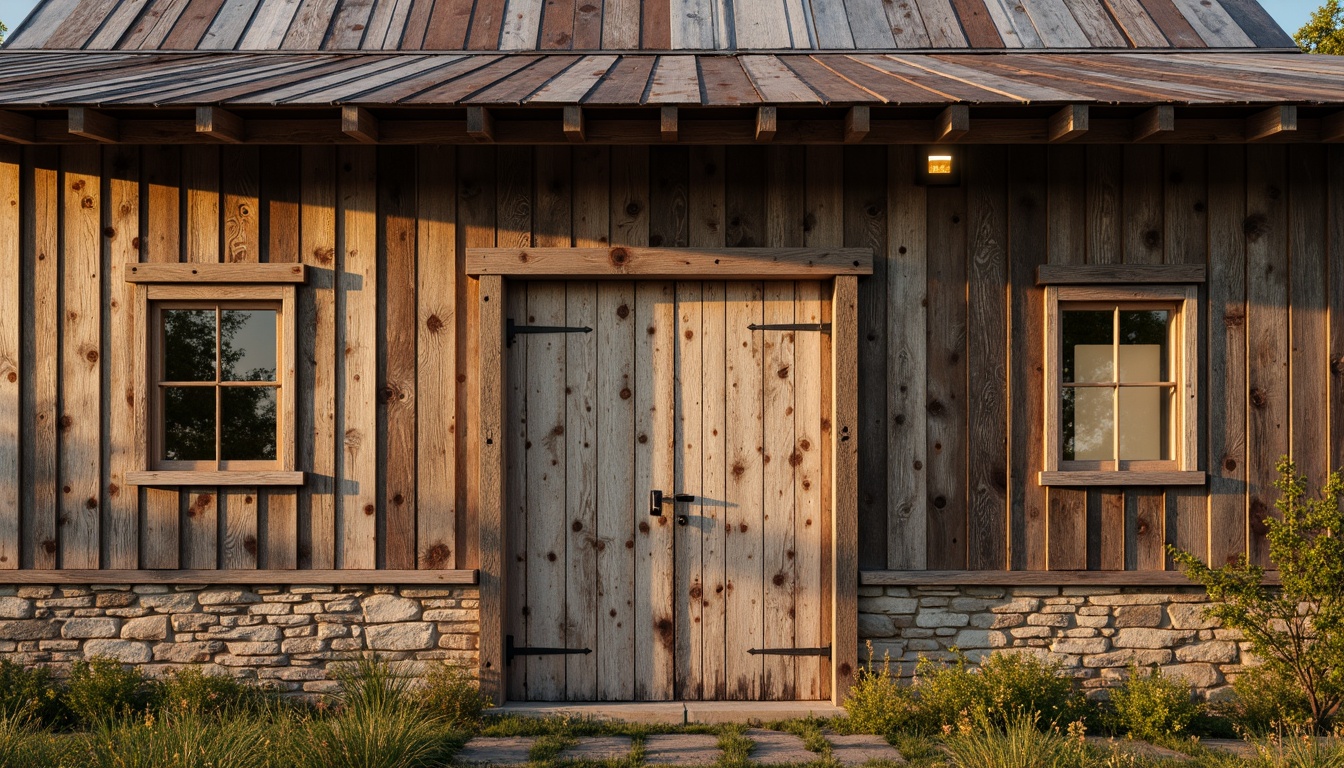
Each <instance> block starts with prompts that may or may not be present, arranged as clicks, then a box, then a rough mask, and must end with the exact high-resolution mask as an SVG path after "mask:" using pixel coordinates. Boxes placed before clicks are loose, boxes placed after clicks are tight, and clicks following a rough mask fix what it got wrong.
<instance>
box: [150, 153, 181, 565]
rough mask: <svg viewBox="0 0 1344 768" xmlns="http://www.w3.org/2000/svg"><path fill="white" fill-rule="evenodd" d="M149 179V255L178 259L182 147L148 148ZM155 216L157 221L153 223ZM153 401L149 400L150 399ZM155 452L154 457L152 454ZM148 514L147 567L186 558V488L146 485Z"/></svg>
mask: <svg viewBox="0 0 1344 768" xmlns="http://www.w3.org/2000/svg"><path fill="white" fill-rule="evenodd" d="M142 153H143V155H142V162H143V170H144V179H145V190H144V197H145V205H146V207H145V215H144V217H143V218H142V219H141V220H140V242H141V245H142V247H143V248H144V256H145V260H146V261H150V262H156V263H172V262H176V261H180V260H181V257H182V241H181V233H180V231H179V229H180V227H179V222H180V220H181V215H182V202H181V181H182V175H181V166H182V159H181V158H182V150H181V148H180V147H168V146H160V147H152V148H145V149H143V150H142ZM151 221H152V222H154V226H153V227H151V226H150V225H149V223H150V222H151ZM146 406H148V404H146ZM151 458H154V457H151ZM140 492H141V494H143V498H144V504H143V507H142V509H143V510H144V512H143V514H144V520H143V523H142V526H141V537H140V564H141V566H142V567H144V568H177V567H179V565H180V564H181V563H182V559H181V551H180V550H181V546H180V533H181V510H180V503H181V502H180V497H181V496H182V494H180V493H179V492H178V491H177V490H175V489H172V490H170V489H164V488H143V489H141V491H140Z"/></svg>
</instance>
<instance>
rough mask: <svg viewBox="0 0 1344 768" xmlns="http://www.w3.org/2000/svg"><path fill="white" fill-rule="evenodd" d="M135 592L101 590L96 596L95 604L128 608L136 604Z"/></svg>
mask: <svg viewBox="0 0 1344 768" xmlns="http://www.w3.org/2000/svg"><path fill="white" fill-rule="evenodd" d="M135 600H136V597H135V593H134V592H99V593H98V594H97V595H96V596H95V597H94V605H96V606H97V607H99V608H126V607H128V606H131V605H134V604H135Z"/></svg>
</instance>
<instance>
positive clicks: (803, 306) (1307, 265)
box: [0, 0, 1344, 701]
mask: <svg viewBox="0 0 1344 768" xmlns="http://www.w3.org/2000/svg"><path fill="white" fill-rule="evenodd" d="M958 49H964V50H958ZM1010 49H1011V50H1010ZM1084 49H1087V50H1084ZM1290 49H1291V41H1290V40H1289V39H1288V38H1287V36H1286V35H1284V34H1283V33H1282V31H1281V30H1279V29H1278V28H1277V27H1276V26H1275V25H1274V24H1273V22H1272V21H1270V20H1269V18H1268V16H1267V15H1265V13H1264V12H1263V10H1262V9H1260V8H1259V7H1258V6H1257V5H1256V4H1255V3H1252V2H1242V1H1241V0H1222V1H1221V2H1215V3H1198V2H1186V1H1185V0H1143V1H1142V2H1139V1H1137V0H1135V1H1133V2H1117V1H1113V0H1107V1H1106V2H1100V1H1096V2H1081V1H1080V2H1067V3H1064V2H1050V1H1048V0H1035V1H1033V2H1024V3H1020V4H1008V3H1003V4H1001V3H999V2H997V0H985V1H984V2H981V1H980V0H958V1H957V2H953V3H944V2H936V1H935V0H926V1H924V2H920V3H918V4H916V3H896V4H891V3H888V4H873V6H872V7H871V8H867V7H864V6H863V4H861V3H860V4H848V5H846V4H841V3H838V2H825V1H824V0H821V1H816V0H814V2H811V3H809V2H802V1H801V0H799V1H797V2H785V3H780V4H774V3H765V2H758V1H757V0H737V2H734V3H727V4H719V3H705V4H704V7H703V8H702V7H700V4H698V3H696V2H687V1H684V0H681V1H678V2H671V3H668V2H663V3H661V4H660V3H659V2H657V0H646V2H644V3H643V4H642V5H641V4H639V3H630V2H624V1H623V0H608V2H606V3H605V4H604V3H597V4H591V3H584V4H582V5H579V4H577V3H576V5H575V7H573V8H567V7H563V6H562V5H559V4H548V5H546V6H545V8H544V9H543V8H542V6H541V4H539V3H526V2H515V1H513V0H510V2H504V0H499V1H498V2H495V3H483V2H477V3H475V4H472V3H465V4H462V3H451V2H449V3H445V2H443V1H442V0H440V2H438V3H425V2H419V0H416V1H415V2H394V0H379V2H375V3H357V2H353V0H345V1H344V2H339V3H337V2H319V1H318V0H305V2H302V3H285V2H280V0H260V2H256V1H253V2H245V1H244V0H225V2H222V3H221V2H218V1H216V2H204V1H202V0H192V1H191V2H182V1H181V0H148V1H147V2H131V0H121V2H107V1H105V0H97V1H96V2H95V1H94V0H81V1H80V2H78V3H76V2H72V1H71V0H45V1H44V2H43V3H41V4H40V5H39V6H38V8H37V10H36V11H35V12H34V14H33V15H32V16H31V17H30V19H29V20H27V21H26V22H25V23H24V24H22V25H20V26H19V28H18V29H17V30H16V31H15V33H14V35H12V37H11V39H10V40H9V41H8V42H7V44H6V47H5V48H4V49H3V50H0V83H3V85H0V569H3V570H2V571H0V585H8V586H0V592H3V593H4V595H3V596H0V655H8V656H11V657H13V658H16V659H21V660H23V661H25V662H29V663H53V664H56V665H58V666H59V665H62V664H65V663H68V662H70V661H72V660H75V659H79V658H84V657H86V656H93V655H108V656H112V657H114V658H119V659H121V660H123V661H125V662H127V663H135V664H143V665H147V666H148V667H150V668H153V669H168V668H172V667H174V666H176V665H181V664H186V663H196V664H207V665H210V666H212V667H213V668H217V669H226V670H229V671H230V672H232V673H234V674H239V675H242V676H245V677H250V678H256V679H262V680H267V681H271V682H274V683H276V684H277V685H281V686H283V687H285V688H286V689H287V690H292V691H295V692H303V691H306V692H319V691H323V690H326V689H327V688H328V687H329V686H330V680H329V675H328V668H329V665H330V664H332V663H335V662H338V661H339V660H341V659H343V658H349V657H350V656H351V655H356V654H359V653H363V652H368V651H376V652H378V653H380V654H383V655H385V656H389V657H391V658H396V659H407V660H422V661H423V660H432V659H449V660H453V661H456V662H459V663H463V664H466V665H468V666H471V667H473V668H475V669H477V670H478V671H479V673H480V676H481V680H482V683H483V685H484V686H485V687H486V688H487V689H488V690H489V691H490V692H491V694H492V696H494V697H495V698H496V699H498V700H501V701H502V700H545V701H583V700H606V701H631V700H688V701H689V700H719V699H743V700H766V699H773V700H794V701H824V700H835V701H839V700H840V699H842V698H843V697H844V695H845V692H846V691H847V690H848V686H849V684H850V682H852V679H853V676H854V674H855V672H856V669H857V666H858V664H859V663H860V661H861V652H860V646H861V645H862V644H865V643H870V644H871V645H872V646H873V648H874V649H875V650H876V651H877V652H878V653H879V654H881V653H889V654H891V655H892V657H893V658H894V659H897V660H902V661H910V660H913V659H915V658H916V657H917V656H918V655H920V654H931V655H937V654H947V653H949V652H950V651H951V650H952V649H954V648H956V649H960V650H962V651H965V652H968V653H970V654H972V655H973V656H978V655H981V654H984V653H988V652H990V651H991V650H994V649H1000V648H1002V649H1019V650H1021V651H1022V652H1030V653H1039V654H1043V655H1046V656H1048V657H1050V658H1053V659H1057V660H1059V661H1061V662H1062V663H1064V664H1065V665H1066V666H1068V667H1069V668H1070V669H1071V670H1072V671H1074V672H1075V673H1076V674H1077V675H1078V676H1079V677H1081V678H1083V680H1084V682H1085V685H1088V686H1091V687H1102V686H1104V685H1106V684H1107V683H1108V682H1109V681H1111V680H1112V679H1114V677H1115V675H1117V674H1118V673H1119V671H1121V670H1123V668H1124V667H1125V666H1126V665H1127V664H1129V663H1131V662H1137V663H1140V664H1159V665H1163V666H1165V667H1168V668H1169V669H1171V670H1172V671H1174V672H1177V673H1179V674H1182V675H1184V676H1186V677H1187V678H1189V679H1190V680H1192V681H1193V682H1194V683H1195V684H1196V685H1198V686H1199V687H1200V688H1202V689H1204V690H1206V691H1210V692H1212V691H1216V689H1218V688H1219V687H1221V686H1223V685H1224V684H1226V682H1227V681H1228V679H1229V677H1231V676H1235V675H1236V674H1237V672H1238V670H1239V666H1240V663H1241V661H1242V656H1241V648H1240V647H1239V645H1238V644H1237V642H1236V638H1234V637H1231V636H1229V635H1227V634H1226V633H1224V631H1223V630H1221V629H1219V628H1218V627H1216V626H1213V625H1211V624H1209V623H1208V622H1206V621H1205V620H1204V619H1203V617H1202V613H1201V611H1200V606H1201V604H1202V601H1203V600H1204V596H1203V595H1202V594H1201V593H1199V592H1197V591H1193V590H1191V589H1190V588H1189V587H1188V586H1186V583H1185V581H1184V579H1183V577H1181V575H1180V574H1179V573H1176V572H1174V571H1173V570H1172V565H1171V561H1170V558H1169V557H1168V555H1167V552H1166V549H1165V548H1166V545H1168V544H1174V545H1176V546H1179V547H1182V548H1184V549H1187V550H1190V551H1193V552H1195V553H1197V554H1199V555H1200V556H1201V557H1205V558H1207V559H1208V560H1209V561H1210V562H1219V563H1221V562H1226V561H1228V560H1229V559H1231V558H1234V557H1237V556H1239V555H1245V556H1247V557H1249V558H1251V559H1252V560H1254V561H1257V562H1264V561H1265V558H1266V552H1267V547H1266V544H1265V540H1264V527H1263V524H1262V521H1263V519H1264V518H1265V517H1266V516H1267V515H1270V514H1273V501H1274V491H1273V488H1272V482H1273V480H1274V477H1275V463H1276V461H1277V460H1278V458H1279V457H1280V456H1282V455H1285V454H1288V455H1292V456H1293V457H1294V458H1295V459H1296V460H1297V462H1298V464H1299V466H1300V468H1301V469H1302V470H1303V471H1305V472H1306V473H1307V474H1308V475H1309V476H1310V477H1311V478H1312V479H1313V480H1319V479H1321V478H1322V477H1323V476H1324V475H1325V473H1326V472H1327V470H1328V469H1329V468H1331V467H1339V466H1341V465H1344V438H1342V437H1341V435H1344V362H1342V361H1344V269H1341V268H1340V264H1341V263H1344V186H1342V185H1344V150H1341V149H1340V148H1338V147H1335V146H1331V145H1330V144H1331V142H1335V141H1340V140H1344V111H1342V110H1344V64H1341V63H1340V62H1338V61H1334V60H1330V59H1328V58H1316V57H1308V56H1304V55H1299V54H1296V53H1295V52H1289V50H1290ZM864 653H865V654H866V652H864Z"/></svg>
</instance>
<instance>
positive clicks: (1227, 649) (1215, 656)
mask: <svg viewBox="0 0 1344 768" xmlns="http://www.w3.org/2000/svg"><path fill="white" fill-rule="evenodd" d="M1240 655H1241V654H1240V652H1239V651H1238V649H1237V644H1236V643H1230V642H1227V641H1226V640H1210V641H1208V642H1203V643H1192V644H1190V645H1186V646H1182V647H1180V648H1177V649H1176V660H1177V661H1184V662H1193V661H1202V662H1207V663H1210V664H1231V663H1233V662H1235V661H1236V660H1237V657H1238V656H1240Z"/></svg>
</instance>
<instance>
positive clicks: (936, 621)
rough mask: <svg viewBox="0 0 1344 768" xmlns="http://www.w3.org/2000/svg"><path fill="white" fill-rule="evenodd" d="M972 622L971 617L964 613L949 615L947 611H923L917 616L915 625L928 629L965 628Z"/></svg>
mask: <svg viewBox="0 0 1344 768" xmlns="http://www.w3.org/2000/svg"><path fill="white" fill-rule="evenodd" d="M970 622H971V617H970V616H967V615H966V614H964V613H949V612H947V611H923V612H921V613H920V614H919V615H917V616H915V625H916V626H920V627H924V628H926V629H930V628H934V627H964V626H966V625H967V624H969V623H970Z"/></svg>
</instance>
